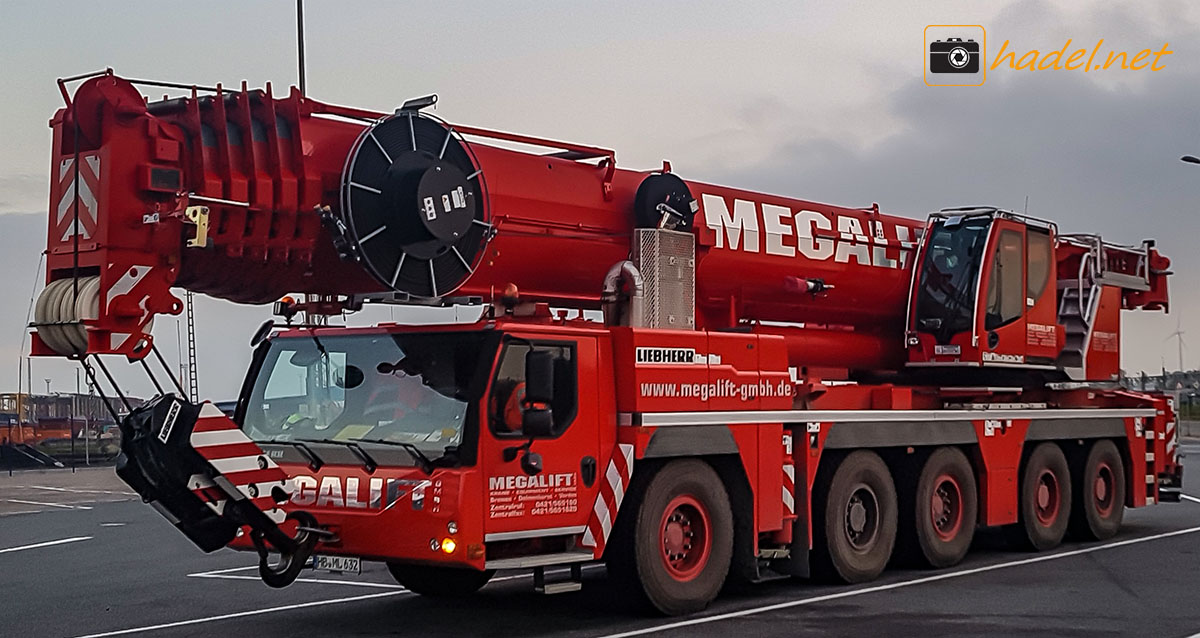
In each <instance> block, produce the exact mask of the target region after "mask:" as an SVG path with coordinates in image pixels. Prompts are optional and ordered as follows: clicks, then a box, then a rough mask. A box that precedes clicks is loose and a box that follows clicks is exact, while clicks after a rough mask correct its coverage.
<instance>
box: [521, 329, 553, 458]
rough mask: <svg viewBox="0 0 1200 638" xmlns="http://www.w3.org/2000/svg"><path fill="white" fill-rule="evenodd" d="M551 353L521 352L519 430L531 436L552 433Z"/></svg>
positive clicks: (537, 436) (543, 435)
mask: <svg viewBox="0 0 1200 638" xmlns="http://www.w3.org/2000/svg"><path fill="white" fill-rule="evenodd" d="M554 360H555V357H554V354H553V353H550V352H547V351H545V350H531V351H530V352H529V354H528V355H526V356H525V400H524V403H525V405H524V408H525V409H524V411H523V412H522V414H521V432H522V433H524V434H525V436H528V437H530V438H531V439H533V438H539V437H547V436H553V435H554V412H553V410H552V409H551V407H550V405H551V403H552V402H553V401H554Z"/></svg>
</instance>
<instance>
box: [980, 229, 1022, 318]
mask: <svg viewBox="0 0 1200 638" xmlns="http://www.w3.org/2000/svg"><path fill="white" fill-rule="evenodd" d="M1024 243H1025V242H1024V241H1023V238H1022V237H1021V233H1019V232H1017V231H1015V230H1002V231H1000V236H999V237H998V238H997V242H996V254H995V257H994V259H993V261H992V276H991V279H990V280H989V283H988V291H987V314H986V315H985V317H984V322H983V323H984V326H983V327H984V329H986V330H995V329H996V328H999V327H1000V326H1003V325H1005V324H1008V323H1011V322H1013V321H1016V320H1017V319H1020V318H1021V315H1022V314H1024V313H1025V251H1024Z"/></svg>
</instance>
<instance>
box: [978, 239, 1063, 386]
mask: <svg viewBox="0 0 1200 638" xmlns="http://www.w3.org/2000/svg"><path fill="white" fill-rule="evenodd" d="M1053 241H1054V238H1053V227H1041V226H1033V225H1027V224H1026V223H1024V222H1023V221H1020V220H1018V219H1011V218H1006V217H999V218H996V219H995V221H994V222H993V227H992V236H991V241H990V242H989V243H990V245H991V259H990V260H989V262H988V264H987V268H986V270H985V271H984V279H983V281H982V282H981V283H982V286H981V290H982V291H984V292H983V295H982V298H981V299H980V300H979V303H980V310H979V313H978V316H979V322H980V324H979V325H978V326H977V328H976V329H977V330H978V331H979V332H978V334H979V335H980V338H979V344H980V358H981V360H982V363H983V365H984V366H985V367H988V366H1021V367H1030V366H1039V365H1046V366H1049V365H1053V364H1054V359H1055V357H1056V356H1057V355H1058V347H1057V346H1058V344H1057V326H1056V325H1055V318H1056V312H1055V299H1056V295H1055V289H1056V285H1055V282H1054V273H1053V263H1054V252H1053Z"/></svg>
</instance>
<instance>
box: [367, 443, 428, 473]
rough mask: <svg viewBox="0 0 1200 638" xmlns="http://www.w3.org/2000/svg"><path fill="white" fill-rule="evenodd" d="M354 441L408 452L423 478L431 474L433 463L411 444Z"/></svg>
mask: <svg viewBox="0 0 1200 638" xmlns="http://www.w3.org/2000/svg"><path fill="white" fill-rule="evenodd" d="M354 441H357V442H359V443H375V444H378V445H390V446H393V447H398V448H400V449H402V450H404V451H405V452H408V454H409V456H411V457H412V458H413V460H414V461H416V462H417V467H419V468H421V471H422V472H424V473H425V476H429V475H430V474H433V461H432V460H430V458H429V457H428V456H425V453H424V452H422V451H421V448H419V447H417V446H415V445H413V444H412V443H402V442H400V441H385V440H383V439H354Z"/></svg>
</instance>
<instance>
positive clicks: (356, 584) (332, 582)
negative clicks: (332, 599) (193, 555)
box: [188, 574, 407, 591]
mask: <svg viewBox="0 0 1200 638" xmlns="http://www.w3.org/2000/svg"><path fill="white" fill-rule="evenodd" d="M188 576H189V577H191V578H219V579H222V580H256V581H260V582H261V581H262V579H261V578H259V577H258V576H238V575H236V574H188ZM296 582H298V583H318V584H321V585H351V586H354V587H377V588H379V589H404V587H402V586H401V585H392V584H390V583H368V582H363V581H358V580H334V579H332V578H297V579H296ZM405 591H407V590H405Z"/></svg>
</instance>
